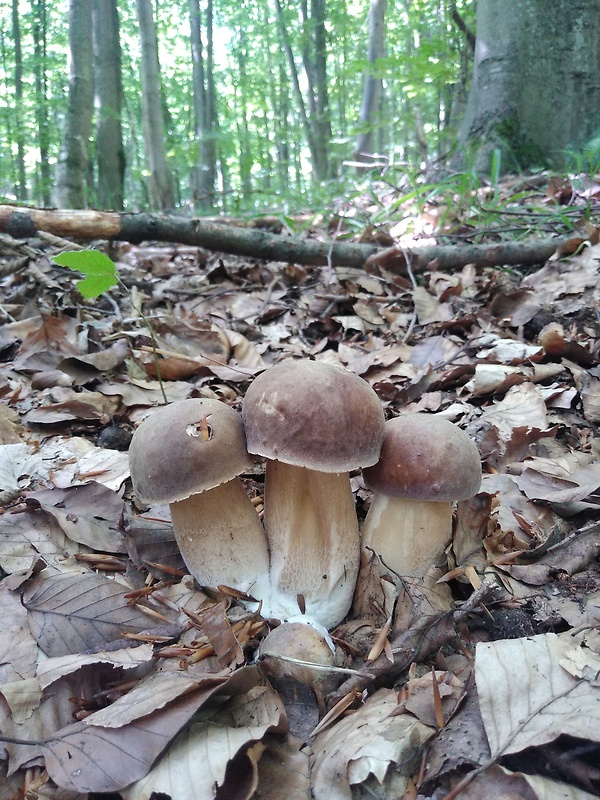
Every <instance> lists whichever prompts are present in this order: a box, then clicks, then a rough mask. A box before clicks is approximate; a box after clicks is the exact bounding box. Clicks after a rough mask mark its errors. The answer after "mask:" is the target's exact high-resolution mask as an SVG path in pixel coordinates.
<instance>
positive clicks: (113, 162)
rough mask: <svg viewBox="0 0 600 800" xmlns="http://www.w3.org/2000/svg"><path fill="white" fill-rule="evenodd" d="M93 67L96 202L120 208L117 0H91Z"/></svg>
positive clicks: (122, 153) (120, 96)
mask: <svg viewBox="0 0 600 800" xmlns="http://www.w3.org/2000/svg"><path fill="white" fill-rule="evenodd" d="M93 31H94V67H95V84H96V86H95V88H96V108H97V115H98V116H97V119H96V161H97V164H98V205H99V207H100V208H114V209H115V210H120V209H122V208H123V183H124V179H125V150H124V148H123V134H122V129H121V107H122V99H123V86H122V81H121V44H120V40H119V13H118V10H117V3H116V0H94V6H93Z"/></svg>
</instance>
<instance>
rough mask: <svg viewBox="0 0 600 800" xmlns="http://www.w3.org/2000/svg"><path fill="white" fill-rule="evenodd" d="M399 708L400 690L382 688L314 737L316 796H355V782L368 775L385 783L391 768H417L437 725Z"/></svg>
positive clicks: (342, 799)
mask: <svg viewBox="0 0 600 800" xmlns="http://www.w3.org/2000/svg"><path fill="white" fill-rule="evenodd" d="M397 708H398V700H397V696H396V692H394V691H392V690H391V689H380V690H379V691H378V692H377V693H376V694H374V695H373V696H372V697H370V698H369V699H368V700H367V701H366V703H365V705H364V706H363V707H362V708H361V709H360V710H359V711H357V712H355V713H354V714H351V715H350V716H348V717H345V718H344V719H343V720H341V721H340V722H338V723H337V724H336V725H334V726H333V727H331V728H329V729H328V730H326V731H324V732H323V733H320V734H318V735H317V736H316V737H315V739H314V742H313V745H312V758H311V761H312V765H313V794H314V796H315V798H316V800H352V796H353V795H352V789H351V786H353V785H355V784H360V783H362V782H363V781H365V780H367V778H368V777H369V776H370V775H373V776H374V777H375V778H376V779H377V781H378V782H379V783H383V782H384V780H385V778H386V774H387V772H388V769H389V768H390V767H396V769H397V770H398V771H399V772H400V774H401V775H406V776H408V775H410V774H412V772H414V771H416V769H418V765H419V761H420V755H421V750H422V747H423V745H424V744H425V742H426V741H427V740H428V739H429V738H430V737H431V736H432V735H433V733H434V729H433V728H429V727H427V726H426V725H423V723H422V722H419V721H418V720H417V719H415V718H414V717H413V716H411V715H410V714H402V715H400V716H393V714H394V712H395V711H396V710H397ZM406 780H407V779H405V781H404V783H405V786H406ZM398 788H399V787H398V786H395V789H396V791H397V790H398Z"/></svg>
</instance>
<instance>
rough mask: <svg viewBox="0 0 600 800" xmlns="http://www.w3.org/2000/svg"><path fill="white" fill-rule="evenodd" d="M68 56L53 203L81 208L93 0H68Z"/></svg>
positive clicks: (90, 89) (83, 201)
mask: <svg viewBox="0 0 600 800" xmlns="http://www.w3.org/2000/svg"><path fill="white" fill-rule="evenodd" d="M69 59H70V69H69V97H68V108H67V117H66V120H65V129H64V135H63V142H62V147H61V151H60V153H59V156H58V161H57V164H56V187H55V203H56V205H58V206H60V207H61V208H69V207H70V208H84V207H85V205H86V204H87V201H88V197H87V188H88V187H87V181H88V177H89V142H90V135H91V132H92V113H93V103H94V94H93V69H92V61H93V59H92V0H69Z"/></svg>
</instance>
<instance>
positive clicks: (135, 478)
mask: <svg viewBox="0 0 600 800" xmlns="http://www.w3.org/2000/svg"><path fill="white" fill-rule="evenodd" d="M252 463H253V460H252V458H251V457H250V456H249V454H248V452H247V450H246V440H245V437H244V429H243V426H242V421H241V418H240V415H239V414H238V413H237V412H236V411H234V410H233V409H232V408H230V407H229V406H227V405H225V404H224V403H221V402H220V401H219V400H208V399H193V400H181V401H179V402H176V403H171V404H170V405H167V406H161V407H160V408H157V409H156V410H155V411H153V412H152V413H151V414H150V416H148V417H147V418H146V419H145V420H144V422H142V424H141V425H140V427H139V428H138V429H137V430H136V432H135V434H134V436H133V439H132V441H131V446H130V448H129V465H130V470H131V480H132V482H133V488H134V490H135V492H136V494H137V496H138V497H139V499H140V500H141V501H142V502H144V503H168V504H169V507H170V509H171V517H172V520H173V527H174V529H175V539H176V541H177V544H178V545H179V549H180V550H181V555H182V556H183V560H184V561H185V563H186V565H187V567H188V569H189V571H190V573H191V574H192V575H193V576H194V578H196V580H197V581H198V583H199V584H200V585H201V586H213V587H216V586H218V585H220V584H223V585H226V586H230V587H232V588H234V589H238V590H240V591H242V592H247V593H250V594H252V595H254V596H256V597H257V598H258V599H260V598H262V597H263V596H264V597H266V596H268V594H269V582H268V572H269V552H268V547H267V539H266V535H265V531H264V528H263V526H262V523H261V521H260V519H259V517H258V515H257V513H256V510H255V508H254V506H253V505H252V503H251V501H250V499H249V497H248V495H247V494H246V492H245V490H244V487H243V485H242V483H241V481H240V479H239V478H238V477H237V476H238V475H239V474H240V473H241V472H243V471H244V470H246V469H249V468H250V467H251V466H252Z"/></svg>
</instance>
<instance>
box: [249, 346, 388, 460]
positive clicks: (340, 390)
mask: <svg viewBox="0 0 600 800" xmlns="http://www.w3.org/2000/svg"><path fill="white" fill-rule="evenodd" d="M242 417H243V420H244V427H245V429H246V438H247V442H248V450H249V452H250V453H256V454H257V455H261V456H265V457H266V458H269V459H273V460H278V461H283V462H284V463H286V464H291V465H292V466H298V467H306V468H307V469H311V470H318V471H320V472H349V471H350V470H353V469H358V468H359V467H364V466H368V465H370V464H375V462H376V461H377V459H378V458H379V452H380V448H381V440H382V436H383V427H384V415H383V409H382V407H381V403H380V401H379V398H378V397H377V395H376V394H375V392H374V391H373V389H371V387H370V386H369V384H368V383H367V382H366V381H364V380H362V378H359V377H358V375H355V374H354V373H353V372H349V371H348V370H346V369H344V368H343V367H338V366H334V365H333V364H327V363H325V362H321V361H308V360H302V361H297V360H291V359H290V360H287V361H283V362H281V363H279V364H277V365H275V366H274V367H271V368H269V369H268V370H266V371H265V372H263V373H262V374H261V375H259V376H258V377H257V378H256V379H255V380H254V381H253V383H252V384H251V385H250V388H249V389H248V391H247V393H246V397H245V399H244V405H243V409H242Z"/></svg>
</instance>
